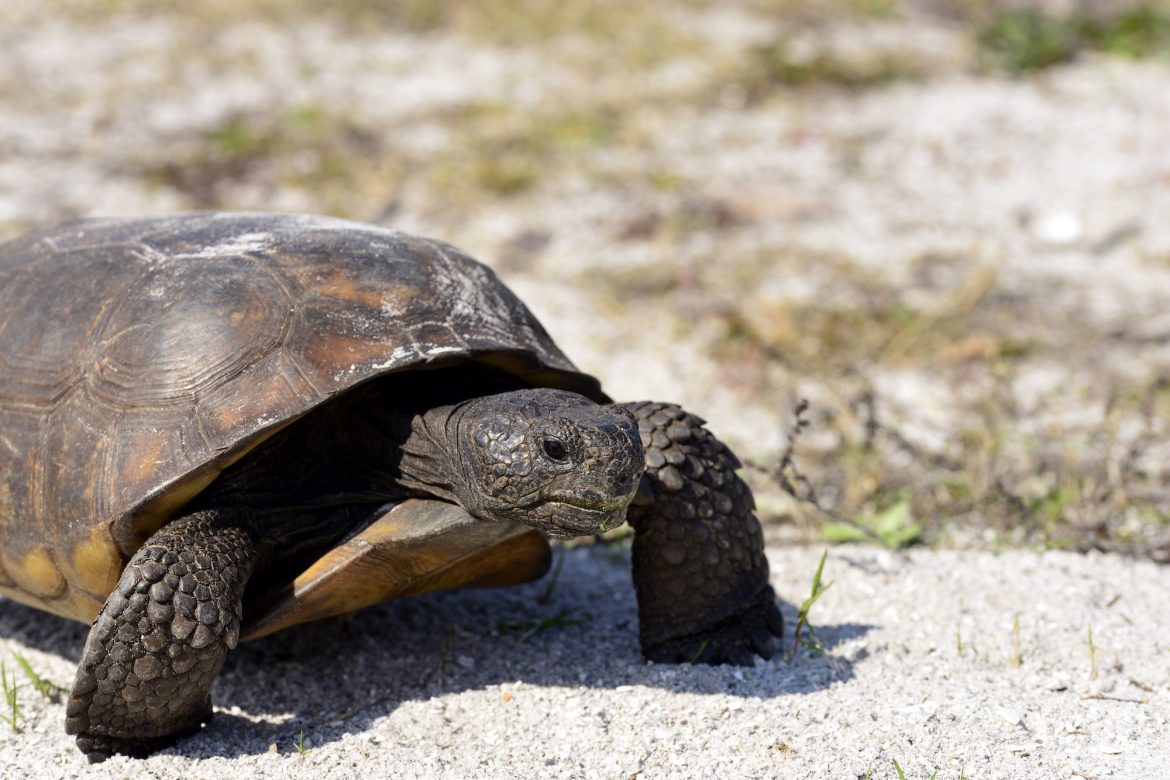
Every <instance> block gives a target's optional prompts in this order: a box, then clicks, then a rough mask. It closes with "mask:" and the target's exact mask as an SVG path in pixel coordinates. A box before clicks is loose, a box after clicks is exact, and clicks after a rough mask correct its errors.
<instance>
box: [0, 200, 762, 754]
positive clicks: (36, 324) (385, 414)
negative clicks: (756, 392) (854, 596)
mask: <svg viewBox="0 0 1170 780" xmlns="http://www.w3.org/2000/svg"><path fill="white" fill-rule="evenodd" d="M738 465H739V463H738V462H737V460H736V458H735V456H734V455H733V454H732V453H731V452H730V451H729V450H728V449H727V448H726V447H725V446H724V445H723V444H722V443H721V442H719V441H718V440H717V439H716V438H715V437H714V436H712V435H711V433H709V432H708V431H707V430H706V429H705V428H704V427H703V421H702V420H701V419H699V418H698V417H695V416H693V415H691V414H688V413H687V412H685V411H683V410H682V409H680V408H679V407H678V406H675V405H672V404H666V403H649V402H643V403H625V404H619V403H613V402H612V401H611V399H609V398H608V397H607V396H606V395H605V394H604V393H603V392H602V390H601V388H600V386H599V384H598V382H597V380H595V379H594V378H593V377H591V376H588V375H586V374H583V373H581V372H580V371H578V370H577V369H576V368H575V367H574V366H573V364H572V363H570V362H569V360H568V359H567V358H566V357H565V356H564V354H562V353H561V351H560V350H559V349H558V348H557V347H556V345H555V344H553V342H552V340H551V339H550V338H549V336H548V334H547V333H546V332H545V330H544V329H543V328H542V327H541V325H540V323H539V322H537V321H536V319H535V318H534V317H533V315H532V313H531V312H529V310H528V309H527V308H526V307H525V306H524V304H523V303H521V302H520V300H518V299H517V298H516V296H515V295H514V294H513V293H512V292H511V291H510V290H508V289H507V288H506V287H505V286H504V285H503V284H502V283H501V282H500V281H499V280H498V279H497V278H496V276H495V275H494V274H493V273H492V271H490V270H489V269H487V268H486V267H484V266H482V265H480V264H479V263H477V262H476V261H474V260H472V259H471V258H470V257H468V256H467V255H465V254H463V253H461V252H460V251H459V250H457V249H455V248H453V247H451V246H449V245H447V244H443V243H440V242H437V241H431V240H427V239H423V238H417V237H415V236H411V235H407V234H405V233H401V232H397V231H393V230H388V229H383V228H379V227H372V226H367V225H362V224H358V223H354V222H347V221H343V220H337V219H330V218H324V217H314V216H299V215H277V214H229V213H199V214H186V215H178V216H168V217H160V218H150V219H135V220H87V221H77V222H70V223H67V224H64V225H61V226H58V227H54V228H49V229H47V230H42V231H38V232H34V233H31V234H28V235H26V236H24V237H22V238H18V239H16V240H14V241H11V242H9V243H7V244H5V245H3V246H0V594H3V595H5V596H8V597H10V598H12V599H15V600H16V601H19V602H22V603H24V604H27V605H31V606H33V607H36V608H39V609H43V610H47V611H49V612H52V613H55V614H58V615H63V616H65V617H67V618H73V619H76V620H80V621H84V622H90V621H92V628H91V629H90V633H89V638H88V640H87V641H86V643H85V648H84V650H83V652H82V657H81V662H80V666H79V668H78V671H77V677H76V680H75V682H74V684H73V688H72V691H71V694H70V698H69V702H68V708H67V713H66V730H67V731H68V733H70V734H75V735H76V736H77V744H78V746H79V747H80V749H81V750H82V751H83V752H84V753H85V754H86V755H87V756H88V757H89V759H90V760H91V761H100V760H102V759H103V758H105V757H107V756H109V755H110V754H111V753H115V752H116V753H124V754H128V755H132V756H141V755H145V754H148V753H150V752H151V751H154V750H156V749H158V748H160V747H162V746H165V745H167V744H170V743H172V742H174V741H175V739H176V738H178V737H180V736H182V735H184V734H188V733H190V732H192V731H194V730H197V729H198V728H200V726H201V724H203V723H205V722H206V721H207V719H208V718H209V717H210V714H211V696H210V691H211V686H212V683H213V682H214V679H215V676H216V674H217V673H218V672H219V669H220V666H221V665H222V663H223V660H224V658H225V656H226V654H227V652H228V650H230V649H232V648H234V647H235V646H236V643H237V642H238V641H239V640H240V639H241V638H243V639H250V638H254V637H259V636H263V635H265V634H269V633H271V632H273V631H277V630H279V629H282V628H285V627H287V626H290V625H294V624H296V623H301V622H305V621H309V620H315V619H318V618H323V617H328V616H331V615H339V614H345V613H349V612H352V611H354V610H356V609H359V608H361V607H364V606H368V605H371V604H375V603H379V602H382V601H385V600H387V599H392V598H396V597H399V596H404V595H409V594H417V593H423V592H428V591H437V590H444V589H450V588H457V587H490V586H499V585H508V584H514V583H519V582H525V581H529V580H532V579H536V578H538V577H540V576H541V575H543V574H544V573H545V571H546V570H547V568H548V563H549V557H550V552H549V545H548V541H547V539H548V537H555V538H566V537H572V536H579V535H585V534H594V533H598V532H600V531H603V530H607V529H611V528H614V527H616V526H618V525H620V524H621V523H622V521H623V520H628V521H629V523H630V525H631V526H632V527H633V529H634V543H633V580H634V585H635V590H636V596H637V602H638V619H639V635H640V640H641V646H642V652H643V654H644V655H645V656H646V657H647V658H649V659H652V660H655V661H663V662H682V661H691V660H698V661H702V662H706V663H716V664H717V663H733V664H746V663H751V661H752V659H753V657H754V656H755V655H757V654H758V655H761V656H763V657H765V658H767V657H770V655H771V653H772V650H773V642H774V640H775V638H776V637H778V636H780V635H781V631H782V624H781V618H780V613H779V611H778V610H777V608H776V605H775V596H774V594H773V592H772V588H771V587H770V586H769V584H768V564H767V561H766V559H765V557H764V552H763V543H762V536H761V530H760V526H759V523H758V522H757V520H756V518H755V516H754V515H753V503H752V498H751V494H750V492H749V490H748V488H747V486H746V485H745V484H744V483H743V482H742V481H741V480H740V479H739V478H738V477H737V476H736V473H735V469H736V468H737V467H738Z"/></svg>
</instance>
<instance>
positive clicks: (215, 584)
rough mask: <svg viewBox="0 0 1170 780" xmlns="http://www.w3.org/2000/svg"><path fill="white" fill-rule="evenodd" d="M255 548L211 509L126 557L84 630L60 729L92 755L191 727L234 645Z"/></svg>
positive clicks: (140, 751)
mask: <svg viewBox="0 0 1170 780" xmlns="http://www.w3.org/2000/svg"><path fill="white" fill-rule="evenodd" d="M255 563H256V546H255V544H254V543H253V541H252V539H251V537H250V536H249V534H248V533H247V532H245V531H244V530H243V529H242V528H240V527H239V525H238V524H236V523H233V522H231V521H230V520H229V519H228V518H225V517H224V516H223V514H222V513H220V512H216V511H214V510H213V511H205V512H198V513H195V514H192V515H188V516H186V517H182V518H180V519H178V520H175V521H174V522H171V523H168V524H167V525H166V526H164V527H163V528H162V529H161V530H159V531H158V532H157V533H155V534H154V535H153V536H152V537H150V539H148V540H147V542H146V544H144V545H143V546H142V548H141V549H139V550H138V552H136V553H135V554H134V557H133V558H131V560H130V563H129V564H128V565H127V566H126V570H125V571H124V572H123V573H122V579H121V580H119V582H118V585H117V587H116V588H115V589H114V592H113V593H111V594H110V597H109V598H108V599H107V600H106V603H105V606H103V607H102V610H101V612H100V613H99V614H98V617H97V619H96V620H95V621H94V624H93V628H92V629H91V630H90V632H89V638H88V639H87V640H86V643H85V649H84V650H83V651H82V655H81V664H80V666H79V667H78V670H77V678H76V680H75V681H74V683H73V691H72V693H71V694H70V697H69V705H68V708H67V710H66V721H65V729H66V731H67V732H68V733H70V734H76V735H77V746H78V747H79V748H80V749H81V750H82V752H84V753H85V754H86V756H87V757H88V758H89V760H90V762H93V763H96V762H98V761H103V760H105V759H106V758H108V757H109V756H110V755H111V754H112V753H125V754H127V755H131V756H143V755H146V754H148V753H150V752H153V751H155V750H158V749H159V748H162V747H165V746H167V745H168V744H170V743H172V742H174V741H175V740H176V739H177V738H179V737H181V736H183V735H184V734H188V733H191V732H193V731H197V730H198V729H199V727H200V724H201V723H203V722H204V721H206V720H207V718H209V717H210V715H211V686H212V683H213V682H214V681H215V676H216V675H217V674H218V673H219V669H220V666H222V665H223V660H224V657H225V656H226V655H227V651H228V650H230V649H232V648H234V647H235V646H236V642H237V640H238V639H239V634H240V621H241V619H242V617H243V616H242V605H241V602H242V599H243V595H244V586H245V585H246V584H247V581H248V577H249V576H250V575H251V574H252V569H253V568H254V567H255Z"/></svg>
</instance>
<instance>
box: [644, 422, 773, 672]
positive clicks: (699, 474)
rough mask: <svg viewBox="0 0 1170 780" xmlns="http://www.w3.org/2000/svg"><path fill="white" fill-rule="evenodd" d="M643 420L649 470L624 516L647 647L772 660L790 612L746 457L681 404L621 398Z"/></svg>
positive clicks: (674, 654) (657, 653)
mask: <svg viewBox="0 0 1170 780" xmlns="http://www.w3.org/2000/svg"><path fill="white" fill-rule="evenodd" d="M621 406H623V407H624V408H626V409H628V410H629V411H630V412H632V413H633V414H634V416H635V417H636V418H637V420H638V431H639V433H640V434H641V438H642V446H643V448H644V449H645V451H646V471H645V474H644V475H643V477H642V484H641V486H640V488H639V490H638V495H637V496H636V497H635V499H634V502H633V504H632V505H631V506H630V509H629V512H628V514H627V518H628V520H629V523H630V525H631V526H633V528H634V553H633V558H634V587H635V589H636V591H637V596H638V626H639V634H640V638H641V643H642V654H643V655H645V656H646V657H647V658H648V659H650V660H653V661H667V662H675V663H680V662H684V661H701V662H703V663H710V664H721V663H732V664H738V665H750V664H751V663H752V657H753V654H758V655H761V656H763V657H764V658H771V657H772V653H773V644H774V640H775V638H776V637H779V636H781V635H782V633H783V625H784V624H783V619H782V618H781V616H780V611H779V610H778V609H777V608H776V603H775V598H776V596H775V593H774V592H773V591H772V587H771V585H769V584H768V560H767V558H765V557H764V538H763V533H762V531H761V530H760V524H759V522H758V521H757V520H756V516H755V514H754V512H753V509H754V508H755V503H754V501H753V500H752V494H751V491H750V490H749V489H748V486H747V485H746V484H744V482H743V480H741V479H740V478H739V477H738V476H737V475H736V473H735V470H736V469H737V468H739V465H740V463H739V460H738V459H737V458H736V457H735V455H734V454H732V452H731V450H729V449H728V448H727V447H726V446H725V445H724V444H723V443H722V442H721V441H719V440H718V439H716V438H715V437H714V436H713V435H712V434H711V432H710V431H708V430H707V429H706V428H704V427H703V420H701V419H699V418H698V417H695V416H694V415H692V414H688V413H687V412H686V411H685V410H683V409H682V408H680V407H678V406H676V405H674V404H663V403H649V402H641V403H630V404H621Z"/></svg>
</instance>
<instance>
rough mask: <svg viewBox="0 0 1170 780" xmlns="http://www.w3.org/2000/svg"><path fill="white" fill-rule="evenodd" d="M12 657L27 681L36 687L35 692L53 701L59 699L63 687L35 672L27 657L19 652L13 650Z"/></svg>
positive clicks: (63, 691) (64, 689)
mask: <svg viewBox="0 0 1170 780" xmlns="http://www.w3.org/2000/svg"><path fill="white" fill-rule="evenodd" d="M12 657H13V658H15V659H16V663H17V665H18V666H19V667H20V669H21V671H23V672H24V675H25V677H28V679H29V681H30V682H32V686H33V688H35V689H36V691H37V693H39V694H40V695H41V696H44V697H45V698H46V699H48V700H49V701H51V702H54V703H55V702H58V701H60V700H61V694H63V693H65V691H66V688H65V687H63V686H61V685H58V684H57V683H55V682H53V681H51V680H46V679H45V678H43V677H41V676H40V675H39V674H37V673H36V671H35V670H33V668H32V664H30V663H29V662H28V659H26V658H25V657H24V656H23V655H21V654H20V653H16V652H14V653H13V654H12Z"/></svg>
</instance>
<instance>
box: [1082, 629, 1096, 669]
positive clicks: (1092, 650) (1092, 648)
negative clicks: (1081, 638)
mask: <svg viewBox="0 0 1170 780" xmlns="http://www.w3.org/2000/svg"><path fill="white" fill-rule="evenodd" d="M1085 644H1086V645H1088V648H1089V679H1090V680H1096V679H1097V645H1095V644H1094V643H1093V626H1091V625H1090V626H1089V637H1088V639H1087V640H1086V642H1085Z"/></svg>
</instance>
